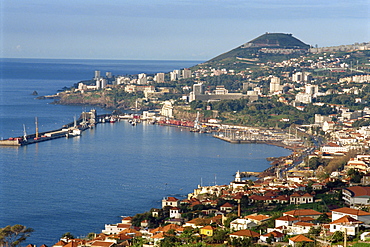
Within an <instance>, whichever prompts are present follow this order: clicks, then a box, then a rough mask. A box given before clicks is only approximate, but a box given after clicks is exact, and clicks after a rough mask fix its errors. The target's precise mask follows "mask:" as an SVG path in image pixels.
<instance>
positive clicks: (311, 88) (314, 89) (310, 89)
mask: <svg viewBox="0 0 370 247" xmlns="http://www.w3.org/2000/svg"><path fill="white" fill-rule="evenodd" d="M305 89H306V93H307V94H310V95H313V96H315V95H316V94H317V93H318V92H319V86H318V85H311V84H306V87H305Z"/></svg>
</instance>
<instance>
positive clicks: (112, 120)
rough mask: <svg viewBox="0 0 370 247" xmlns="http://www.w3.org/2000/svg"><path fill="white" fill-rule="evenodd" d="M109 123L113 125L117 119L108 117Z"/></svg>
mask: <svg viewBox="0 0 370 247" xmlns="http://www.w3.org/2000/svg"><path fill="white" fill-rule="evenodd" d="M109 122H110V123H115V122H117V119H116V118H114V117H110V119H109Z"/></svg>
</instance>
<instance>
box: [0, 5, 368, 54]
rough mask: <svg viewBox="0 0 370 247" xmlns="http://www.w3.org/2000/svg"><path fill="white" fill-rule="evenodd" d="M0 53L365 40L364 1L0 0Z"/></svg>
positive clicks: (213, 49)
mask: <svg viewBox="0 0 370 247" xmlns="http://www.w3.org/2000/svg"><path fill="white" fill-rule="evenodd" d="M0 28H1V29H0V57H2V58H66V59H120V60H126V59H137V60H196V61H206V60H209V59H211V58H213V57H215V56H217V55H219V54H221V53H224V52H227V51H229V50H231V49H233V48H236V47H238V46H240V45H242V44H244V43H246V42H248V41H250V40H252V39H254V38H256V37H258V36H260V35H262V34H264V33H266V32H270V33H273V32H279V33H291V34H293V36H294V37H296V38H298V39H300V40H301V41H303V42H304V43H307V44H310V45H312V46H315V45H318V47H325V46H336V45H343V44H354V43H356V42H359V43H362V42H370V0H350V1H349V0H321V1H318V0H171V1H170V0H107V1H101V0H52V1H50V0H16V1H15V0H0Z"/></svg>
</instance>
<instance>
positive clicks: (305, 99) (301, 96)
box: [295, 93, 312, 104]
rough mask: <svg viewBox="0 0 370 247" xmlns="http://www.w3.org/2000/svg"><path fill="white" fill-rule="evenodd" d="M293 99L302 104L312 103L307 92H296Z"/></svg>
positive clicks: (310, 96)
mask: <svg viewBox="0 0 370 247" xmlns="http://www.w3.org/2000/svg"><path fill="white" fill-rule="evenodd" d="M295 101H297V102H300V103H303V104H310V103H312V95H311V94H307V93H297V94H296V96H295Z"/></svg>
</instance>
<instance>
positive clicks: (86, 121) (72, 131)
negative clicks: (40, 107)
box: [0, 110, 106, 147]
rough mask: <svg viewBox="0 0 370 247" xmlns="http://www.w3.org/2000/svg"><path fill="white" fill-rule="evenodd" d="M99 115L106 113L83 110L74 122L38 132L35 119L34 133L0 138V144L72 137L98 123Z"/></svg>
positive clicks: (18, 144) (8, 144) (19, 143)
mask: <svg viewBox="0 0 370 247" xmlns="http://www.w3.org/2000/svg"><path fill="white" fill-rule="evenodd" d="M99 117H100V118H101V117H106V115H102V116H98V115H96V111H95V110H92V111H90V112H83V113H82V114H81V116H80V118H79V119H78V120H76V119H75V121H74V122H71V123H68V124H65V125H63V126H62V128H60V129H56V130H51V131H46V132H41V133H39V132H38V126H37V125H38V124H37V119H36V133H35V134H31V135H27V134H26V133H24V135H23V136H19V137H11V138H8V139H6V140H0V146H15V147H16V146H25V145H30V144H34V143H39V142H44V141H49V140H53V139H57V138H62V137H67V138H69V137H74V136H79V135H81V133H82V131H84V130H86V129H89V128H92V127H93V126H94V125H95V124H97V123H98V121H97V120H98V119H99Z"/></svg>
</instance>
